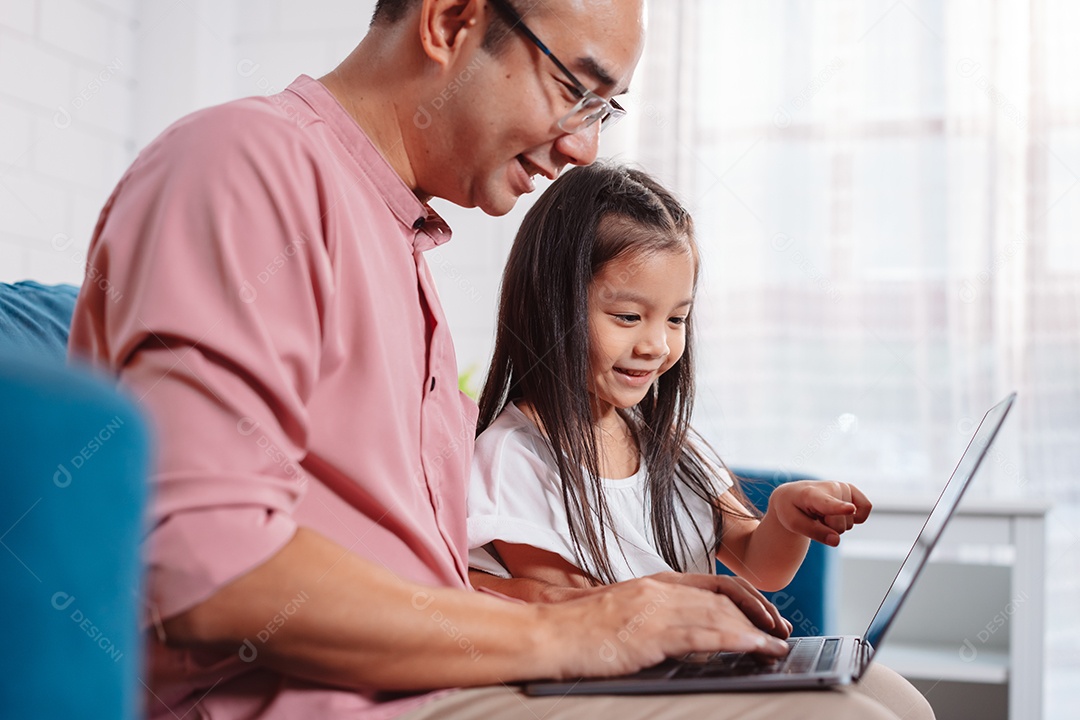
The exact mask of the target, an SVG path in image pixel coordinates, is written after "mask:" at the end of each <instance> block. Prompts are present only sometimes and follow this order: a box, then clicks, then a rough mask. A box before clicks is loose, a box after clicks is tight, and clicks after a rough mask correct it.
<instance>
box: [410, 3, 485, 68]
mask: <svg viewBox="0 0 1080 720" xmlns="http://www.w3.org/2000/svg"><path fill="white" fill-rule="evenodd" d="M485 19H486V13H485V8H484V7H483V3H481V0H423V3H422V5H421V7H420V45H421V47H422V48H423V50H424V54H425V55H426V56H427V57H428V58H430V59H431V60H433V61H434V62H436V63H438V64H439V65H442V66H443V67H449V66H451V65H453V62H454V59H455V57H456V56H457V55H459V54H460V53H461V52H463V51H464V52H467V51H468V50H467V48H468V46H469V43H468V41H469V40H471V39H473V38H475V46H476V47H479V46H480V44H481V41H482V40H483V34H484V28H485V27H486V25H485V24H484V21H485Z"/></svg>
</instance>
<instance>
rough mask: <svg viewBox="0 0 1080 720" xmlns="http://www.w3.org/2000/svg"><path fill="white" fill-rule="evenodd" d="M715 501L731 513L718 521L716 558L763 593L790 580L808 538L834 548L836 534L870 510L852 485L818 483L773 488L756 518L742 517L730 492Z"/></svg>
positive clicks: (807, 481)
mask: <svg viewBox="0 0 1080 720" xmlns="http://www.w3.org/2000/svg"><path fill="white" fill-rule="evenodd" d="M720 502H721V503H722V504H723V505H724V506H725V508H726V509H727V510H730V511H731V513H730V514H725V517H724V535H723V538H722V542H721V544H720V548H719V549H718V551H717V558H718V559H719V560H720V561H721V562H722V563H724V564H725V565H727V566H728V567H729V568H731V570H732V571H733V572H735V573H736V574H737V575H739V576H741V577H744V578H746V579H747V580H749V581H750V582H751V583H752V584H753V585H754V587H756V588H758V589H759V590H764V591H774V590H780V589H781V588H783V587H786V586H787V584H788V583H790V582H791V578H793V577H794V576H795V572H796V571H797V570H798V569H799V565H801V564H802V561H803V558H804V557H805V556H806V548H807V547H808V546H809V544H810V540H817V541H818V542H820V543H824V544H825V545H830V546H833V547H835V546H836V545H839V544H840V534H841V533H843V532H845V531H847V530H850V529H851V528H852V526H853V525H854V524H855V523H861V522H864V521H865V520H866V518H867V516H869V514H870V509H871V505H870V501H869V500H867V499H866V496H865V495H863V494H862V492H861V491H860V490H859V489H858V488H856V487H855V486H854V485H849V484H847V483H840V482H826V481H818V480H802V481H798V482H790V483H784V484H783V485H780V486H779V487H777V488H776V489H775V490H773V492H772V495H771V496H770V497H769V509H768V511H767V512H766V513H765V517H763V518H762V519H761V520H755V519H752V518H749V517H746V516H747V515H748V513H747V511H746V508H744V507H742V505H741V504H740V503H739V502H738V501H737V500H736V499H734V498H733V497H732V495H731V493H725V494H724V495H723V496H722V497H721V499H720Z"/></svg>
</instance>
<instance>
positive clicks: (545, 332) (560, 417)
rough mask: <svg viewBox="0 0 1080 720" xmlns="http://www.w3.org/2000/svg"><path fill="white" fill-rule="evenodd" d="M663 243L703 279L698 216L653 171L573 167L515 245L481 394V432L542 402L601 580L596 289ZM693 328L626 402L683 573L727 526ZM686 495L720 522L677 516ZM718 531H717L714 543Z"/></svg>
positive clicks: (667, 556)
mask: <svg viewBox="0 0 1080 720" xmlns="http://www.w3.org/2000/svg"><path fill="white" fill-rule="evenodd" d="M656 252H687V253H690V254H691V255H692V257H693V259H694V278H695V284H696V281H697V266H698V254H697V246H696V243H695V241H694V228H693V222H692V220H691V218H690V214H689V213H688V212H687V211H686V209H685V208H683V206H682V205H680V204H679V202H678V201H677V200H676V199H675V198H674V197H673V196H672V195H671V193H669V192H668V191H667V190H665V189H664V188H663V187H662V186H661V185H660V184H659V183H658V182H656V180H654V179H653V178H652V177H650V176H649V175H648V174H646V173H644V172H642V171H640V170H637V169H633V168H629V167H625V166H621V165H615V164H608V163H597V164H594V165H590V166H588V167H580V168H574V169H571V170H569V171H567V172H566V173H565V174H564V175H563V176H562V177H560V178H559V179H558V180H556V181H555V182H554V183H553V184H552V186H551V187H550V188H548V190H547V191H546V192H544V194H543V195H542V196H541V197H540V198H539V200H538V201H537V202H536V204H535V205H534V206H533V207H532V209H530V210H529V212H528V213H527V214H526V216H525V220H524V222H523V223H522V225H521V228H520V229H519V230H518V233H517V237H516V238H515V240H514V245H513V247H512V248H511V250H510V256H509V259H508V260H507V265H506V270H505V271H504V273H503V280H502V291H501V293H502V294H501V298H500V302H499V325H498V330H497V332H496V340H495V353H494V357H493V358H492V361H491V367H490V369H489V371H488V376H487V380H486V382H485V384H484V390H483V392H482V394H481V396H480V418H479V425H478V427H477V433H478V434H479V433H480V432H482V431H483V430H485V429H486V428H487V427H488V426H489V425H491V423H492V422H494V421H495V418H496V417H498V415H499V413H500V412H501V411H502V410H503V408H504V407H505V406H506V404H507V403H509V402H512V401H514V400H520V399H524V400H525V401H527V402H528V403H529V404H530V405H531V407H532V408H533V410H534V412H535V417H536V419H537V420H538V422H539V425H540V429H541V431H542V432H543V433H544V434H545V435H546V436H547V439H548V441H549V442H550V444H551V450H552V455H553V458H552V459H553V460H554V462H555V463H556V465H557V467H558V471H559V476H560V478H561V479H562V494H563V503H564V506H565V510H566V516H567V519H568V521H569V528H570V534H571V537H572V539H573V542H574V550H575V553H576V555H577V559H578V561H579V562H578V566H579V567H580V568H581V569H582V570H583V571H584V572H585V573H587V574H589V575H590V576H591V577H592V578H593V579H594V580H595V581H598V582H613V581H614V580H615V575H614V573H613V571H612V569H611V563H610V562H609V559H608V558H609V554H608V552H607V548H608V542H607V534H608V529H609V528H611V527H612V524H611V522H610V520H611V515H610V512H609V510H608V507H607V504H606V502H605V501H604V492H603V487H602V481H601V479H600V467H599V465H600V460H599V452H598V446H597V436H596V430H595V427H594V426H595V422H594V418H593V414H592V407H593V405H592V398H591V394H590V392H589V380H588V378H589V352H588V348H589V322H588V317H589V291H590V286H591V284H592V280H593V278H594V277H595V276H596V275H597V274H598V273H599V272H600V270H601V269H602V268H603V267H604V266H605V265H606V264H607V263H609V262H611V261H612V260H615V259H616V258H623V257H625V258H628V259H630V260H631V268H632V267H633V259H634V258H636V257H639V256H640V254H642V253H644V254H651V253H656ZM598 291H601V292H602V291H603V290H602V289H599V290H598ZM685 327H686V330H685V332H686V349H685V351H684V353H683V356H682V357H681V358H680V359H679V361H678V362H677V363H675V365H673V366H672V367H671V369H669V370H668V371H667V372H666V373H664V374H663V375H661V376H660V377H659V378H658V380H657V381H656V383H655V384H654V387H653V389H652V391H651V392H649V393H648V394H647V395H646V397H645V399H644V400H642V401H641V402H640V403H638V405H636V406H635V407H633V408H629V409H627V410H625V411H621V414H622V416H623V419H624V420H625V421H626V423H627V425H628V427H629V428H630V432H631V434H632V435H633V437H634V439H635V440H636V441H637V444H638V447H639V448H640V450H641V453H642V455H643V460H644V463H645V469H646V498H647V502H648V507H649V509H650V516H651V520H652V527H653V532H654V536H655V542H656V545H657V547H658V548H659V550H660V553H661V556H662V557H663V558H664V560H665V562H667V563H668V565H670V566H671V567H672V568H675V569H676V570H680V571H681V570H684V569H685V568H686V567H687V564H688V562H689V558H690V557H691V553H690V547H691V542H692V541H693V542H695V543H697V544H698V545H697V546H698V547H700V548H702V549H704V550H705V552H706V553H712V552H714V551H715V549H716V547H718V546H719V542H720V537H721V531H722V519H721V518H722V514H721V512H720V511H719V508H720V504H719V498H718V497H717V490H716V484H715V476H716V474H717V472H719V469H718V467H717V465H716V464H712V463H710V462H709V461H708V460H707V459H706V457H705V455H704V454H703V452H702V450H703V448H704V447H705V445H704V443H702V442H700V439H699V438H696V436H695V437H693V438H692V437H691V435H692V430H691V428H690V417H691V414H692V411H693V402H694V363H693V321H692V314H691V316H689V317H687V320H686V326H685ZM716 462H717V463H718V464H719V465H721V466H722V463H720V462H719V459H718V458H717V460H716ZM686 493H690V494H692V495H696V496H698V497H700V498H702V499H704V500H705V501H706V502H708V503H709V504H710V505H711V506H713V507H715V508H717V512H714V513H713V527H711V528H699V527H696V526H694V527H693V534H694V535H695V536H696V537H694V538H692V539H690V538H688V537H687V534H686V528H684V527H682V525H681V523H680V522H679V521H678V518H677V513H676V509H677V508H678V507H680V506H681V507H682V508H684V509H688V502H687V501H688V496H687V494H686ZM740 495H741V493H740ZM744 504H745V503H744ZM686 517H692V516H691V515H689V513H687V515H686ZM707 537H711V538H715V540H713V541H712V544H711V545H710V542H709V541H708V540H706V538H707ZM616 542H618V539H617V538H616Z"/></svg>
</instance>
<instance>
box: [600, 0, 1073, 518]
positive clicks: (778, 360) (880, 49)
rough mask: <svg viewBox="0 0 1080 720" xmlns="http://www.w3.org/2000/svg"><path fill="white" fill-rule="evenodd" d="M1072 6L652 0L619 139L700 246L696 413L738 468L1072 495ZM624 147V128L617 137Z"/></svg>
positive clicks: (1061, 497) (1039, 0) (918, 486)
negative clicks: (994, 413) (1002, 407)
mask: <svg viewBox="0 0 1080 720" xmlns="http://www.w3.org/2000/svg"><path fill="white" fill-rule="evenodd" d="M1078 15H1080V7H1077V6H1076V5H1074V4H1072V3H1069V2H1066V1H1065V0H1057V1H1056V2H1052V1H1049V0H1033V1H1026V2H1021V1H1009V0H999V1H997V2H991V1H987V0H976V1H974V2H930V1H925V2H916V1H914V0H911V1H904V2H893V1H888V0H885V1H882V2H863V1H861V0H859V1H855V0H832V1H831V2H825V1H817V2H801V3H800V2H778V1H772V2H767V1H765V2H743V1H742V0H696V1H695V0H683V1H682V2H654V3H653V4H652V5H651V6H650V23H651V25H650V31H649V46H648V49H647V51H646V57H645V59H644V61H643V63H642V66H641V69H640V70H639V73H638V76H637V78H636V81H635V83H636V85H637V86H641V87H643V88H644V89H643V90H641V91H640V92H635V93H633V94H632V95H631V97H630V98H629V99H628V104H630V105H631V106H632V109H633V110H634V113H633V114H632V115H631V116H630V117H631V118H633V120H631V121H629V122H628V124H629V125H630V127H627V128H622V127H620V128H618V129H617V130H616V132H618V133H619V134H620V139H621V140H622V142H623V144H626V143H627V140H626V139H627V138H628V137H633V138H634V139H635V140H636V142H637V146H636V149H635V150H633V151H632V153H631V154H632V156H633V157H634V158H635V159H636V160H638V161H639V162H641V164H643V165H644V166H645V167H647V168H648V169H650V170H651V171H653V172H654V173H656V174H658V175H660V176H661V177H663V178H664V179H665V180H666V181H667V182H669V183H671V184H672V185H674V186H675V187H676V188H677V189H678V190H679V191H680V193H681V195H682V197H683V198H684V199H685V200H686V201H687V202H688V203H689V204H690V205H691V207H692V209H693V211H694V215H695V218H696V220H697V224H698V234H699V238H700V241H701V244H702V246H703V250H704V254H705V263H704V270H705V275H704V277H703V285H702V289H701V291H702V292H701V299H700V302H699V305H698V308H697V313H698V316H697V320H698V328H699V337H700V344H701V353H700V358H701V363H700V364H701V367H700V369H699V376H700V386H701V390H700V397H699V401H698V404H699V412H698V415H699V421H698V422H699V424H700V425H701V426H702V427H703V429H706V430H707V431H709V432H710V434H711V435H712V436H713V437H714V439H716V440H717V442H718V443H719V444H720V445H721V446H722V447H723V448H724V450H725V451H726V453H727V454H728V456H729V457H730V458H732V459H733V460H735V461H737V462H742V463H747V462H749V463H754V464H765V465H769V466H777V465H780V466H785V467H790V468H792V469H800V470H811V471H814V472H817V473H824V474H828V475H830V476H833V477H840V478H845V479H851V480H859V481H861V482H863V483H865V484H868V485H870V486H873V485H880V486H881V487H886V488H890V489H899V488H902V489H903V490H904V491H905V492H906V491H931V490H933V489H934V488H936V487H938V486H939V484H940V482H941V480H942V474H943V472H945V473H947V472H948V470H950V469H951V463H952V462H953V461H955V459H956V457H957V456H958V455H959V450H960V449H961V448H962V446H963V444H964V443H965V441H966V439H967V438H968V437H969V436H970V432H971V430H972V429H973V425H972V421H973V420H977V419H978V417H977V416H978V414H979V413H981V412H982V411H983V410H984V409H986V408H987V407H988V406H989V405H990V404H991V402H993V401H994V400H997V399H999V398H1000V397H1001V396H1003V395H1004V394H1005V393H1006V392H1007V391H1009V390H1012V389H1016V390H1019V391H1020V398H1021V401H1020V403H1019V405H1018V407H1017V413H1016V416H1015V417H1014V418H1012V419H1011V420H1010V423H1009V425H1008V426H1007V431H1006V433H1005V436H1004V437H1003V438H1002V442H1001V444H1000V445H999V447H998V452H997V455H996V457H995V460H996V462H994V463H992V466H991V467H990V472H988V473H987V475H986V479H984V480H983V481H982V482H981V483H980V484H981V486H982V488H981V491H982V492H983V493H986V494H990V495H994V496H999V497H1000V496H1011V495H1029V494H1035V495H1038V496H1041V497H1046V498H1047V499H1051V500H1056V501H1064V502H1073V503H1075V502H1077V501H1080V483H1078V482H1077V481H1076V475H1077V470H1078V469H1080V241H1078V239H1077V230H1076V227H1077V226H1078V225H1080V222H1078V221H1080V187H1077V186H1078V185H1080V79H1074V78H1075V71H1076V69H1077V68H1078V67H1080V45H1078V44H1077V43H1076V42H1075V35H1076V30H1077V29H1080V22H1078V20H1080V17H1078ZM618 144H619V141H616V145H618Z"/></svg>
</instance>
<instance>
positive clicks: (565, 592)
mask: <svg viewBox="0 0 1080 720" xmlns="http://www.w3.org/2000/svg"><path fill="white" fill-rule="evenodd" d="M494 542H495V548H496V550H498V552H499V557H500V558H501V559H502V561H503V564H504V565H505V566H506V568H507V570H509V571H510V572H511V573H513V575H514V577H512V578H500V577H496V576H494V575H489V574H488V573H485V572H480V571H478V570H470V571H469V581H470V582H471V583H472V584H473V587H484V588H487V589H489V590H494V591H495V592H498V593H502V594H503V595H508V596H510V597H515V598H519V599H521V600H525V601H526V602H539V603H559V602H563V601H565V600H575V599H578V598H582V597H584V596H588V595H597V594H602V593H604V592H607V591H609V590H611V589H612V588H614V587H617V586H621V585H625V584H626V582H620V583H615V584H614V585H597V584H594V583H593V582H592V581H591V580H590V579H589V577H588V575H586V574H585V573H583V572H582V571H581V570H580V569H578V568H577V567H575V566H573V565H571V564H570V563H568V562H566V560H564V559H563V558H562V556H560V555H558V554H556V553H553V552H549V551H547V550H540V549H538V548H535V547H532V546H531V545H521V544H514V543H504V542H502V541H500V540H496V541H494ZM646 579H648V580H652V581H655V582H658V583H662V584H663V585H661V589H660V591H659V593H658V595H657V598H656V599H655V602H658V603H660V602H665V601H666V597H667V596H666V589H665V588H666V585H667V584H670V585H682V586H685V587H689V588H696V589H698V590H704V591H706V592H709V593H715V594H719V595H725V596H727V597H729V598H731V599H732V600H733V601H734V602H735V603H736V604H737V605H738V606H739V608H740V609H741V610H742V611H743V612H744V613H746V615H747V617H749V618H751V619H752V620H753V622H754V623H755V624H756V625H757V626H758V627H759V628H761V629H763V630H765V631H766V632H768V633H770V634H772V635H775V636H776V637H779V638H786V637H787V636H788V635H789V634H790V633H791V623H789V622H788V621H787V620H785V619H784V618H783V617H781V615H780V611H779V610H777V609H776V606H775V605H773V604H772V603H770V602H769V601H768V600H766V599H765V597H764V596H763V595H762V594H761V593H760V592H758V591H757V590H756V589H755V588H754V587H753V584H752V583H749V582H747V581H746V580H745V579H743V578H733V577H728V576H724V575H720V576H718V575H703V574H696V573H679V572H666V573H658V574H656V575H650V576H648V578H646ZM629 582H631V583H632V582H636V581H634V580H631V581H629Z"/></svg>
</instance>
